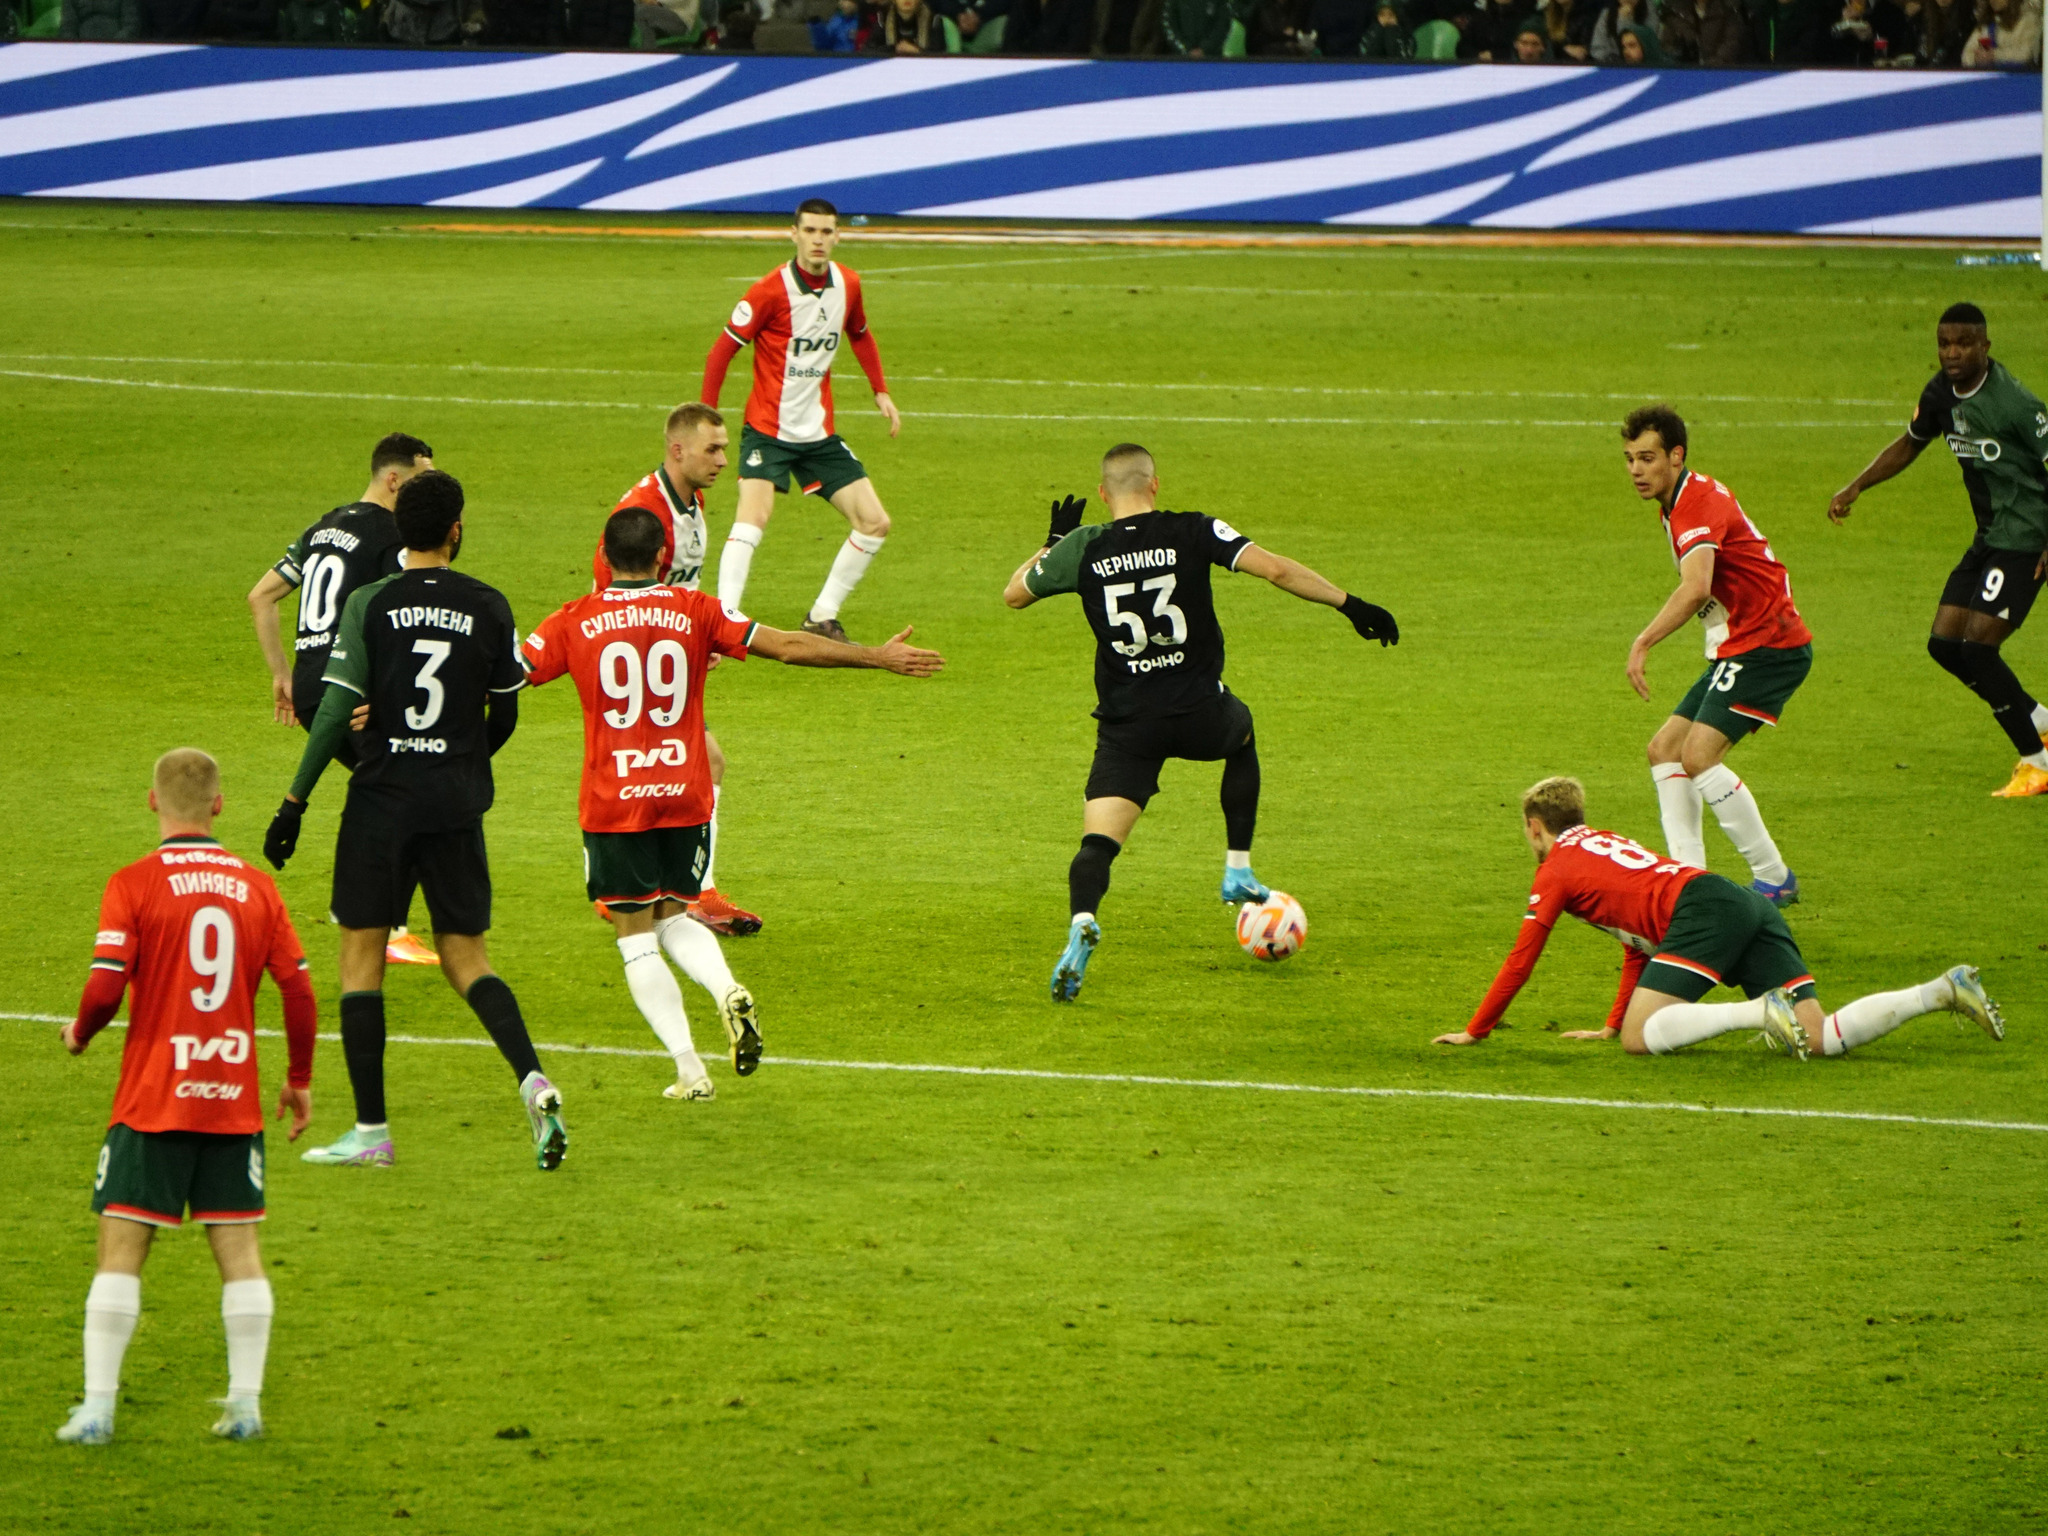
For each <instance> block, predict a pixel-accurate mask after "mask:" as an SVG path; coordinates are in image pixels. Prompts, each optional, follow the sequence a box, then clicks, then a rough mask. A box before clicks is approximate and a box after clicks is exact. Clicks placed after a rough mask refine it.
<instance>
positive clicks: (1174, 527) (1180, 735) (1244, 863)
mask: <svg viewBox="0 0 2048 1536" xmlns="http://www.w3.org/2000/svg"><path fill="white" fill-rule="evenodd" d="M1096 491H1097V494H1099V495H1100V496H1101V497H1102V499H1103V501H1104V502H1105V503H1106V504H1107V505H1108V507H1109V515H1110V521H1109V522H1107V523H1091V524H1089V525H1087V526H1086V527H1083V526H1082V524H1081V514H1082V513H1083V512H1084V511H1086V510H1087V507H1088V503H1087V502H1086V501H1085V500H1084V501H1077V500H1075V499H1074V498H1073V497H1072V496H1069V497H1067V498H1066V499H1065V500H1064V501H1060V502H1056V503H1054V505H1053V509H1052V527H1051V528H1050V529H1049V530H1048V531H1047V533H1046V536H1045V544H1044V546H1043V547H1042V548H1041V549H1040V550H1039V551H1038V553H1037V554H1035V555H1033V556H1032V557H1031V558H1030V559H1029V560H1026V561H1025V562H1024V563H1023V564H1022V565H1020V566H1019V567H1017V570H1016V573H1015V574H1014V575H1012V576H1011V577H1010V584H1009V586H1008V587H1006V588H1005V589H1004V591H1003V601H1004V602H1006V603H1008V604H1009V605H1010V606H1011V607H1012V608H1028V607H1030V606H1031V605H1032V604H1033V603H1035V602H1037V601H1038V600H1039V599H1040V598H1041V597H1051V596H1053V595H1054V594H1056V593H1060V592H1073V593H1076V594H1078V595H1079V597H1080V599H1081V611H1082V612H1083V613H1084V614H1085V615H1086V616H1087V619H1088V624H1089V627H1090V628H1092V629H1093V630H1094V631H1095V695H1096V699H1097V703H1096V707H1095V718H1096V720H1097V722H1098V723H1097V725H1096V729H1095V762H1094V765H1093V766H1092V767H1091V768H1090V769H1089V770H1088V786H1087V788H1086V790H1084V791H1083V794H1084V796H1085V800H1084V803H1083V805H1082V808H1081V833H1082V835H1081V851H1080V852H1079V853H1077V854H1075V855H1074V862H1073V865H1072V866H1071V867H1070V868H1069V869H1068V871H1067V902H1068V909H1069V912H1070V913H1071V916H1070V917H1069V919H1068V924H1067V946H1066V948H1065V949H1064V950H1063V951H1062V952H1061V954H1060V958H1059V960H1058V962H1057V963H1056V964H1055V965H1054V967H1053V973H1052V997H1053V1001H1054V1002H1056V1003H1070V1002H1072V1001H1073V1000H1074V998H1075V997H1076V996H1078V995H1079V994H1080V991H1081V980H1082V977H1083V976H1084V975H1086V973H1087V970H1088V960H1089V957H1090V956H1091V955H1093V954H1094V952H1095V946H1096V945H1097V944H1099V943H1101V942H1102V928H1101V925H1100V924H1098V923H1097V922H1096V921H1095V911H1096V908H1097V907H1099V906H1100V905H1101V904H1102V898H1103V897H1104V896H1106V895H1107V894H1108V893H1109V866H1110V862H1111V861H1112V860H1113V859H1115V858H1116V856H1117V855H1118V854H1119V853H1121V852H1123V847H1124V844H1125V843H1126V842H1127V841H1129V839H1130V835H1131V829H1132V828H1134V827H1135V826H1137V824H1138V818H1139V817H1140V816H1141V815H1143V814H1144V811H1145V806H1146V805H1147V804H1148V803H1149V802H1150V801H1151V799H1152V797H1153V796H1154V795H1156V794H1157V793H1159V770H1160V769H1161V768H1163V767H1164V766H1165V765H1166V760H1167V759H1168V758H1170V757H1175V758H1181V759H1184V760H1187V761H1191V762H1198V763H1213V762H1215V761H1217V760H1218V759H1219V758H1220V759H1221V760H1222V762H1223V793H1222V800H1223V825H1224V831H1225V833H1226V841H1225V847H1224V854H1223V887H1222V891H1221V895H1222V897H1223V899H1224V901H1226V902H1228V903H1231V904H1232V905H1235V904H1237V903H1239V902H1245V901H1264V900H1265V899H1266V898H1267V897H1268V896H1270V895H1271V894H1272V892H1270V891H1269V890H1267V889H1266V887H1265V886H1263V885H1261V884H1260V883H1259V880H1258V877H1257V876H1255V875H1254V874H1253V873H1252V854H1251V848H1252V832H1253V830H1254V829H1255V827H1256V826H1257V823H1258V816H1259V751H1258V747H1257V745H1256V744H1255V743H1254V741H1253V739H1252V712H1251V710H1250V709H1249V708H1247V707H1246V705H1245V703H1244V701H1243V700H1242V699H1240V698H1238V697H1237V696H1236V695H1235V694H1233V693H1232V692H1231V691H1230V690H1229V689H1228V688H1226V687H1224V686H1223V627H1222V626H1221V625H1220V624H1218V623H1217V622H1216V607H1215V603H1214V602H1213V600H1212V599H1211V596H1210V590H1209V572H1210V569H1211V568H1212V567H1214V566H1221V567H1223V569H1225V570H1226V571H1243V572H1245V573H1246V574H1248V575H1252V576H1258V577H1262V578H1263V579H1265V580H1267V581H1270V582H1271V583H1272V584H1273V585H1274V586H1276V587H1278V588H1279V589H1280V590H1281V591H1283V592H1286V593H1289V594H1291V595H1292V596H1295V597H1298V598H1300V599H1302V600H1303V601H1304V602H1310V603H1324V604H1327V605H1328V606H1330V607H1332V608H1335V609H1336V610H1337V611H1338V612H1339V613H1341V614H1343V615H1344V617H1345V618H1347V619H1349V620H1350V621H1351V626H1352V628H1354V629H1356V630H1357V631H1358V633H1359V634H1360V636H1362V637H1363V638H1365V639H1367V640H1377V641H1379V643H1380V645H1381V646H1382V647H1386V646H1389V645H1394V644H1398V643H1399V641H1400V638H1401V631H1400V628H1399V626H1398V625H1396V624H1395V622H1394V616H1393V615H1392V614H1391V613H1389V612H1387V610H1386V609H1384V608H1379V607H1375V606H1374V605H1373V604H1371V603H1368V602H1366V601H1365V600H1364V599H1363V598H1358V597H1353V596H1351V595H1350V594H1348V593H1346V592H1345V591H1344V590H1343V589H1342V588H1341V587H1337V586H1333V585H1332V584H1331V583H1329V582H1327V581H1325V580H1324V579H1323V578H1322V577H1320V576H1318V575H1317V574H1316V573H1315V572H1314V571H1312V570H1310V569H1309V568H1308V567H1307V566H1305V565H1302V564H1300V563H1299V562H1297V561H1293V560H1289V559H1287V558H1286V557H1285V556H1283V555H1276V554H1274V553H1272V551H1270V550H1265V549H1261V548H1259V546H1258V545H1256V544H1254V543H1253V542H1252V541H1251V540H1250V539H1248V538H1246V537H1245V536H1244V535H1243V534H1241V533H1239V532H1238V531H1237V530H1236V529H1235V528H1233V527H1231V526H1230V525H1229V524H1228V523H1226V522H1224V521H1223V520H1222V519H1221V518H1214V517H1205V516H1203V515H1202V514H1201V513H1199V512H1162V511H1160V510H1159V507H1158V504H1159V474H1158V471H1157V470H1156V469H1155V467H1154V466H1153V462H1152V455H1151V454H1149V453H1147V452H1146V451H1145V450H1144V449H1143V448H1140V447H1139V446H1138V445H1137V444H1136V443H1119V444H1118V445H1117V446H1116V447H1114V448H1112V449H1110V450H1109V452H1108V453H1107V454H1105V455H1103V459H1102V483H1101V484H1100V485H1099V486H1097V487H1096Z"/></svg>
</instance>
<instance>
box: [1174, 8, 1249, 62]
mask: <svg viewBox="0 0 2048 1536" xmlns="http://www.w3.org/2000/svg"><path fill="white" fill-rule="evenodd" d="M1231 20H1232V18H1231V15H1230V0H1166V4H1165V6H1164V7H1162V8H1161V10H1160V13H1159V24H1160V28H1161V30H1162V31H1163V32H1165V34H1166V46H1167V49H1168V50H1169V51H1170V52H1172V53H1176V54H1178V55H1179V56H1180V57H1182V58H1184V59H1214V58H1218V57H1220V56H1221V55H1222V53H1223V40H1224V39H1225V38H1227V37H1229V36H1230V23H1231Z"/></svg>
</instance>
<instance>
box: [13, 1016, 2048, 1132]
mask: <svg viewBox="0 0 2048 1536" xmlns="http://www.w3.org/2000/svg"><path fill="white" fill-rule="evenodd" d="M0 1019H12V1020H15V1021H16V1022H19V1023H25V1024H69V1023H70V1022H71V1019H70V1016H69V1015H66V1014H55V1013H0ZM110 1027H112V1028H114V1029H123V1028H126V1025H125V1023H117V1024H114V1025H112V1026H110ZM256 1033H257V1034H259V1035H262V1036H264V1037H265V1038H266V1039H272V1040H277V1039H282V1038H283V1031H282V1030H276V1029H259V1030H257V1031H256ZM320 1038H321V1039H322V1040H328V1041H333V1042H337V1043H338V1042H339V1041H340V1039H341V1036H340V1035H322V1036H320ZM385 1038H386V1039H387V1040H388V1041H390V1042H392V1043H394V1044H398V1045H466V1046H485V1047H489V1046H491V1044H492V1042H491V1041H489V1040H478V1039H473V1038H470V1037H468V1036H435V1035H387V1036H385ZM534 1049H535V1050H537V1051H552V1052H555V1053H556V1054H558V1055H565V1056H641V1057H651V1058H655V1059H658V1060H662V1061H666V1060H668V1052H666V1051H650V1050H637V1049H633V1048H630V1047H627V1046H622V1045H549V1044H545V1043H542V1042H539V1041H536V1042H535V1043H534ZM761 1059H762V1061H763V1062H765V1063H767V1064H768V1065H770V1066H777V1067H818V1068H823V1069H826V1070H828V1071H836V1072H918V1073H924V1074H927V1075H931V1076H937V1077H1003V1078H1021V1079H1027V1080H1030V1081H1034V1082H1050V1083H1116V1084H1122V1085H1124V1086H1129V1087H1144V1088H1208V1089H1224V1090H1234V1091H1237V1092H1240V1093H1307V1094H1319V1095H1324V1096H1331V1097H1337V1098H1359V1099H1438V1100H1448V1101H1451V1102H1455V1103H1463V1104H1541V1105H1548V1106H1551V1107H1553V1108H1560V1109H1627V1110H1642V1111H1648V1112H1661V1113H1665V1114H1681V1115H1759V1116H1766V1117H1769V1118H1772V1119H1781V1120H1840V1121H1849V1122H1853V1123H1855V1124H1859V1125H1924V1126H1940V1127H1951V1128H1956V1129H1961V1130H1972V1131H2040V1132H2048V1125H2040V1124H2036V1123H2035V1122H2033V1121H2031V1120H1968V1119H1961V1118H1957V1117H1953V1116H1943V1115H1887V1114H1878V1113H1875V1112H1866V1111H1862V1110H1850V1109H1786V1108H1778V1107H1769V1106H1766V1107H1751V1106H1745V1105H1740V1104H1688V1103H1686V1102H1685V1101H1683V1100H1681V1099H1669V1100H1655V1099H1648V1100H1637V1099H1594V1098H1583V1097H1579V1096H1577V1095H1565V1094H1549V1093H1478V1092H1473V1091H1470V1090H1466V1089H1461V1088H1368V1087H1360V1086H1351V1085H1347V1084H1340V1083H1262V1082H1258V1081H1255V1080H1251V1079H1238V1078H1212V1077H1158V1076H1154V1075H1150V1074H1147V1073H1141V1072H1051V1071H1044V1070H1040V1069H1035V1068H1031V1067H961V1066H950V1065H947V1064H944V1063H938V1062H902V1061H830V1060H820V1059H814V1058H811V1057H804V1056H764V1057H762V1058H761Z"/></svg>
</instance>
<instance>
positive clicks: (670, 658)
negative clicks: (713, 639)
mask: <svg viewBox="0 0 2048 1536" xmlns="http://www.w3.org/2000/svg"><path fill="white" fill-rule="evenodd" d="M597 683H598V686H599V687H600V688H602V689H603V690H604V692H605V697H607V698H610V699H616V700H618V702H619V707H618V708H617V709H608V710H606V711H605V712H604V723H605V724H606V725H608V726H610V727H611V728H612V729H613V730H615V731H624V730H630V729H632V726H633V723H634V722H635V721H636V720H638V719H639V718H640V710H641V707H642V705H643V704H644V703H645V700H646V695H647V694H650V693H651V694H653V695H654V696H655V697H656V698H657V699H664V700H666V701H667V702H666V703H663V704H657V705H654V706H653V707H652V708H649V709H648V711H647V718H648V721H649V722H650V723H651V724H654V725H659V726H662V727H664V728H666V727H668V726H671V725H674V724H675V723H676V722H677V721H678V720H680V719H682V718H683V709H684V707H685V706H686V705H687V704H688V703H689V699H690V657H689V653H688V652H686V651H685V650H684V649H683V648H682V647H681V646H680V645H678V644H677V643H676V642H675V641H673V640H657V641H655V642H654V644H652V645H650V646H649V647H648V648H647V659H646V660H645V661H644V662H643V661H642V660H641V658H640V652H639V651H638V650H637V649H635V648H634V646H633V645H632V643H631V642H629V641H625V640H614V641H613V642H612V643H611V644H610V645H608V646H606V647H605V648H604V650H603V652H602V653H601V654H600V655H599V656H598V658H597Z"/></svg>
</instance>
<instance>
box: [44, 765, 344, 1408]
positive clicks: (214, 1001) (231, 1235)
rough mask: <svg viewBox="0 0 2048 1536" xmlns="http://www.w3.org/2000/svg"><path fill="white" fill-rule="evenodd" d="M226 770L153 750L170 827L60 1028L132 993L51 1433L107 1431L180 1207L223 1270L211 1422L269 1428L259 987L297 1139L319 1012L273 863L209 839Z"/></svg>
mask: <svg viewBox="0 0 2048 1536" xmlns="http://www.w3.org/2000/svg"><path fill="white" fill-rule="evenodd" d="M220 806H221V799H220V768H219V765H218V764H216V763H215V762H214V760H213V759H212V758H211V757H208V756H207V755H206V754H205V753H204V752H200V751H196V750H194V749H193V748H190V747H181V748H179V749H178V750H176V751H173V752H166V753H165V754H164V755H163V756H162V757H160V758H158V759H157V763H156V773H155V775H154V781H153V783H152V785H151V788H150V791H149V808H150V809H151V810H152V811H154V812H156V816H157V822H158V825H159V827H160V828H161V831H162V839H163V840H162V841H161V842H160V843H158V845H157V847H156V851H155V852H153V853H151V854H149V855H148V856H147V857H146V858H141V859H138V860H136V861H135V862H134V863H133V864H130V865H129V866H128V867H127V868H126V869H123V870H120V871H119V872H117V873H116V874H115V875H114V877H113V878H112V879H111V880H109V881H108V882H107V891H106V896H105V897H104V898H103V899H102V901H101V903H100V928H99V934H98V937H97V938H96V939H95V940H94V943H93V960H92V974H91V977H90V979H89V980H88V981H87V983H86V987H85V995H84V996H83V997H82V998H81V999H80V1001H79V1004H78V1017H77V1018H76V1019H74V1020H73V1021H72V1022H71V1023H69V1024H67V1025H65V1026H64V1031H63V1040H64V1048H65V1049H66V1050H67V1051H69V1052H70V1053H71V1054H72V1055H74V1056H76V1055H78V1054H80V1053H81V1052H83V1051H84V1050H85V1048H86V1046H87V1045H89V1044H90V1043H91V1042H92V1038H93V1036H94V1035H96V1034H98V1033H99V1032H100V1031H101V1030H102V1029H104V1028H105V1027H106V1026H107V1024H108V1022H109V1021H110V1020H111V1019H112V1018H113V1017H114V1013H115V1011H116V1010H117V1009H118V1008H119V1007H120V1006H121V996H122V994H123V993H124V992H127V991H129V990H130V989H131V988H132V990H133V997H132V1000H131V1002H130V1005H129V1010H128V1032H127V1033H128V1038H127V1040H126V1041H125V1043H124V1044H123V1046H122V1050H121V1079H120V1084H119V1086H118V1087H117V1088H116V1089H115V1090H114V1111H113V1115H112V1118H111V1121H110V1123H109V1125H108V1127H107V1139H106V1144H105V1145H104V1146H103V1147H101V1148H100V1161H99V1171H98V1173H97V1174H96V1176H95V1177H94V1179H93V1196H92V1208H93V1209H94V1210H95V1211H97V1212H98V1213H99V1218H100V1228H99V1267H98V1271H97V1273H95V1274H94V1276H93V1280H92V1289H91V1290H89V1291H88V1292H87V1293H86V1298H85V1401H84V1402H83V1403H82V1404H80V1405H79V1406H78V1407H77V1408H75V1409H73V1410H72V1412H71V1417H70V1419H69V1420H68V1421H67V1422H66V1423H65V1425H64V1427H63V1428H62V1429H60V1430H58V1431H57V1438H58V1439H59V1440H64V1441H69V1442H71V1443H72V1444H77V1445H104V1444H105V1443H106V1442H107V1441H109V1440H111V1439H113V1437H114V1399H115V1397H116V1395H117V1394H118V1393H119V1392H120V1389H121V1357H122V1355H123V1354H125V1353H126V1352H127V1348H128V1340H129V1338H130V1337H131V1336H132V1335H133V1334H134V1332H135V1323H136V1319H137V1318H138V1317H140V1316H141V1314H142V1264H143V1261H144V1260H145V1259H147V1258H148V1257H149V1245H150V1239H151V1238H153V1237H154V1236H155V1235H156V1229H157V1228H158V1227H175V1226H178V1225H179V1224H180V1223H182V1222H183V1221H184V1219H185V1214H186V1212H187V1211H188V1210H189V1211H190V1212H191V1215H192V1219H193V1220H194V1221H196V1222H199V1223H201V1224H202V1225H204V1226H205V1228H206V1236H207V1240H208V1242H209V1243H210V1244H211V1245H212V1247H213V1257H214V1262H215V1263H216V1264H218V1265H219V1267H220V1278H221V1294H220V1313H221V1324H222V1326H223V1327H224V1328H225V1329H226V1331H227V1340H228V1395H227V1398H226V1401H225V1404H224V1406H223V1411H222V1413H221V1416H220V1420H219V1422H217V1423H216V1424H215V1425H214V1426H213V1432H214V1433H215V1434H217V1435H220V1436H222V1437H223V1438H225V1439H229V1440H247V1439H250V1438H252V1437H253V1436H256V1435H259V1434H261V1433H262V1432H263V1416H262V1411H261V1409H260V1407H259V1403H260V1400H261V1394H262V1391H263V1364H264V1357H265V1355H266V1354H267V1353H268V1351H269V1348H270V1318H271V1312H272V1302H271V1294H270V1281H269V1280H268V1279H266V1278H265V1277H264V1273H263V1256H262V1253H261V1252H260V1251H259V1249H258V1247H257V1243H256V1225H255V1224H256V1223H257V1222H259V1221H261V1220H262V1219H263V1107H262V1104H261V1102H260V1100H261V1094H262V1087H261V1085H260V1083H259V1082H258V1080H257V1076H256V1020H255V1001H256V988H257V986H258V984H259V983H260V982H261V981H262V979H263V973H264V972H265V971H266V970H267V971H269V972H270V975H271V978H272V979H273V980H274V981H276V983H277V989H278V991H279V992H280V993H282V994H283V995H284V1026H285V1041H286V1049H287V1053H288V1055H289V1057H290V1064H289V1066H288V1068H287V1069H286V1074H285V1082H284V1088H283V1090H282V1092H281V1093H280V1094H279V1096H278V1104H277V1114H278V1118H279V1119H280V1120H281V1119H284V1118H285V1117H286V1116H290V1118H291V1123H292V1124H291V1139H292V1140H293V1141H297V1140H298V1139H299V1134H300V1133H301V1132H302V1131H304V1130H305V1129H306V1126H307V1124H308V1122H309V1121H310V1120H311V1119H312V1116H313V1091H312V1082H313V1034H314V1029H315V1027H316V1025H317V1019H316V1009H315V1006H314V1002H313V987H312V983H311V982H310V981H308V980H307V977H306V957H305V954H304V953H303V952H302V951H301V950H300V948H299V938H298V935H297V934H296V933H294V932H293V931H292V923H291V918H290V917H289V916H288V915H287V914H286V912H285V909H284V902H283V901H282V900H281V899H279V897H278V894H277V887H276V886H274V885H272V884H271V882H270V877H269V876H268V875H266V874H265V873H263V871H262V870H260V869H255V868H253V867H251V866H250V865H248V864H246V863H244V862H243V861H242V860H240V859H238V858H236V857H235V856H234V855H233V854H232V853H229V852H228V851H227V850H226V849H225V848H223V847H221V845H220V844H219V843H217V842H215V841H214V838H213V819H214V817H216V816H218V815H219V814H220Z"/></svg>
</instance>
